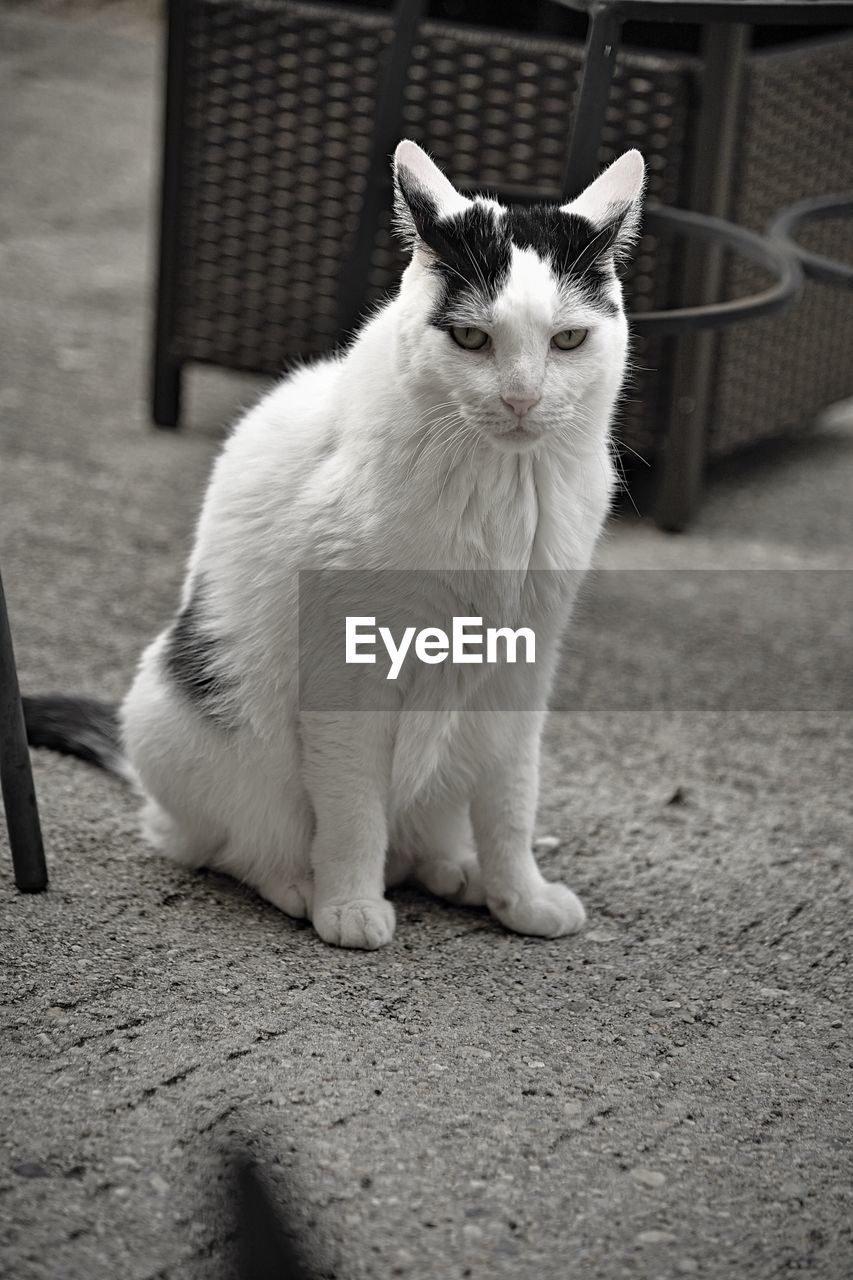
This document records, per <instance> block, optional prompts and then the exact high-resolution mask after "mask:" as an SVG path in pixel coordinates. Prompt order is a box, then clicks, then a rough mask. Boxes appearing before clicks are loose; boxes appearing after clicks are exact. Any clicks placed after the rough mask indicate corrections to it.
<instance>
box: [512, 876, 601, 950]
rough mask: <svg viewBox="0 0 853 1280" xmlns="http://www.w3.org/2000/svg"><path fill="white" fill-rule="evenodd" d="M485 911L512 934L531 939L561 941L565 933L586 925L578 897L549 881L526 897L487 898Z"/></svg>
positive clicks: (584, 914)
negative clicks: (487, 909)
mask: <svg viewBox="0 0 853 1280" xmlns="http://www.w3.org/2000/svg"><path fill="white" fill-rule="evenodd" d="M489 910H490V911H491V913H492V915H493V916H496V917H497V918H498V920H500V922H501V924H504V925H506V927H507V929H512V931H513V933H525V934H530V935H531V936H532V937H535V938H562V937H564V935H565V934H567V933H577V931H578V930H579V929H582V928H583V926H584V924H585V923H586V912H585V911H584V909H583V904H582V903H581V900H580V898H578V897H577V895H576V894H574V893H572V891H571V889H567V888H566V886H565V885H564V884H553V883H551V882H550V881H546V882H544V883H543V884H541V885H539V886H538V887H537V888H536V890H535V891H534V892H533V893H531V894H530V895H529V896H524V897H522V896H519V895H516V896H514V897H512V898H504V899H496V900H495V899H490V900H489Z"/></svg>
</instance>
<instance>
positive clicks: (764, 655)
mask: <svg viewBox="0 0 853 1280" xmlns="http://www.w3.org/2000/svg"><path fill="white" fill-rule="evenodd" d="M45 7H46V8H47V9H48V12H41V13H40V12H38V11H36V9H35V8H30V9H27V8H26V7H23V6H21V5H18V6H14V7H12V8H6V9H3V10H2V11H0V24H1V25H2V38H0V48H2V53H0V119H2V120H3V128H2V130H0V148H1V149H2V166H0V172H2V174H3V197H2V203H0V219H2V226H0V253H2V270H0V280H2V284H1V285H0V288H1V289H2V315H0V369H2V375H1V378H0V412H2V430H0V560H2V567H3V574H4V578H5V582H6V588H7V594H8V598H9V605H10V610H11V616H12V621H13V624H14V630H15V639H16V644H17V651H18V658H19V664H20V672H21V679H22V683H23V685H24V686H25V688H27V689H28V690H49V689H60V690H66V691H69V692H70V691H85V692H89V693H94V694H100V695H102V696H106V697H118V696H119V695H120V694H121V693H122V692H123V690H124V688H125V686H126V684H127V681H128V679H129V676H130V674H131V672H132V670H133V665H134V661H135V658H136V656H137V654H138V652H139V650H140V648H141V646H142V645H143V643H144V642H145V641H147V639H148V638H149V637H150V636H151V635H152V634H153V633H154V631H155V630H156V629H158V628H159V627H160V625H161V624H162V623H163V622H164V620H165V619H166V618H168V616H169V614H170V612H171V610H172V609H173V607H174V604H175V600H176V591H177V587H178V583H179V579H180V573H181V565H182V561H183V559H184V556H185V554H186V552H187V549H188V545H189V541H188V540H189V536H190V531H191V527H192V523H193V518H194V515H195V512H196V511H197V509H198V505H199V500H200V497H201V493H202V490H203V486H204V481H205V476H206V474H207V472H208V469H209V466H210V461H211V457H212V456H213V454H214V452H215V450H216V448H217V445H218V443H219V441H220V440H221V438H222V430H223V426H224V425H225V424H226V423H227V422H228V421H229V420H230V419H231V418H232V416H233V413H234V410H235V408H236V407H237V406H238V405H239V404H240V403H241V402H245V400H246V399H248V398H251V397H252V396H253V395H254V394H255V390H256V387H255V384H254V383H252V382H251V381H249V380H245V379H244V380H239V379H235V378H232V377H228V376H226V375H223V374H216V373H213V372H207V373H204V374H202V373H196V374H193V375H192V376H191V378H190V380H189V393H190V394H189V407H188V415H187V417H188V421H187V426H186V429H185V430H184V431H183V432H181V433H180V434H178V435H170V434H155V433H152V432H151V431H150V430H149V429H148V425H147V409H146V400H145V396H146V383H145V370H146V362H147V357H148V339H149V328H150V316H149V302H150V291H151V276H152V270H151V264H152V238H151V228H152V220H151V216H150V215H151V211H152V208H153V198H154V197H153V190H154V189H153V185H152V169H153V164H154V156H155V151H156V140H157V132H156V126H155V116H156V100H157V76H156V71H157V44H156V31H155V28H154V27H153V25H150V19H149V20H145V19H144V18H141V19H139V20H136V19H135V18H134V19H133V20H131V19H129V18H128V14H127V6H120V10H121V20H120V21H113V20H111V19H110V18H109V16H108V15H107V16H105V14H104V13H101V14H100V16H98V15H94V16H93V15H91V14H90V15H88V16H82V17H80V16H79V15H78V16H75V17H74V18H71V17H69V16H67V15H66V14H65V13H64V11H63V9H62V6H61V5H60V6H59V7H58V9H56V11H55V12H50V11H49V10H50V9H51V6H50V5H49V4H48V5H46V6H45ZM54 8H55V6H54ZM851 488H853V431H851V428H850V426H849V422H848V425H845V423H844V420H843V418H839V419H837V420H836V422H835V424H834V425H833V424H831V423H830V424H829V425H826V426H825V427H824V428H823V429H822V430H821V431H820V432H818V433H816V434H814V435H811V436H809V437H808V438H805V439H803V440H801V441H799V442H794V443H792V444H789V445H785V446H779V447H777V448H775V449H773V450H769V451H768V450H765V451H764V452H763V453H762V454H761V455H760V456H757V457H754V458H752V459H751V460H749V461H748V462H740V463H738V464H737V465H730V466H729V467H727V468H726V470H725V471H724V472H723V473H721V474H719V475H717V476H716V477H715V479H714V481H713V483H712V486H711V489H710V492H709V494H708V498H707V501H706V504H705V506H704V509H703V511H702V514H701V517H700V519H699V520H698V522H697V524H696V527H695V529H694V530H693V531H692V532H691V533H690V534H689V536H686V537H681V538H670V537H667V536H665V535H663V534H661V533H659V532H658V531H657V530H656V529H654V527H651V526H650V525H649V524H648V523H647V522H643V521H638V520H637V519H632V518H629V517H627V516H622V517H621V518H620V519H619V520H617V521H616V522H615V523H614V525H613V528H612V530H611V533H610V536H609V539H608V541H607V544H606V546H605V548H604V551H603V555H602V562H603V564H604V565H606V566H608V567H610V568H617V567H619V568H622V569H626V568H630V569H632V570H639V569H642V568H645V569H649V570H651V569H655V570H660V569H668V570H670V572H669V573H660V572H657V573H655V574H654V575H652V574H651V573H645V574H642V573H637V572H632V573H620V574H618V575H609V574H605V573H602V574H600V575H599V577H598V579H597V580H596V581H594V582H593V583H591V584H590V590H589V592H588V594H587V598H586V603H585V605H584V608H583V610H582V612H581V617H580V619H579V624H578V628H577V632H576V635H575V639H574V641H573V646H574V648H573V654H574V658H575V665H574V666H571V664H570V666H571V670H572V671H574V672H577V671H579V670H580V671H582V672H583V679H581V680H578V679H577V678H576V676H574V677H573V676H571V675H569V676H567V680H568V684H567V686H566V689H567V690H568V691H567V692H566V693H565V696H564V699H563V701H562V703H561V705H563V706H564V707H565V708H566V710H565V711H563V712H561V713H559V714H557V715H555V716H554V718H553V720H552V722H551V724H550V728H549V731H548V736H547V747H546V752H545V767H544V774H545V776H544V785H543V796H542V805H541V815H540V818H541V821H540V828H541V833H542V835H544V836H549V837H552V839H551V840H550V841H547V842H546V843H545V844H543V845H542V846H540V852H541V857H542V861H543V865H544V866H545V867H546V869H547V872H548V873H549V874H551V875H553V876H558V875H559V876H565V877H566V878H567V879H568V881H569V882H570V883H571V884H572V885H573V887H574V888H576V889H577V890H578V892H579V893H580V894H581V895H582V897H583V898H584V900H585V902H586V905H587V907H588V910H589V915H590V923H589V927H588V929H587V931H586V932H585V933H584V934H582V935H580V936H578V937H577V938H573V939H568V940H563V941H558V942H540V941H535V940H530V939H524V938H520V937H513V936H510V935H508V934H506V933H504V932H502V931H501V929H500V928H498V927H497V926H496V925H494V924H493V923H492V922H491V921H490V920H489V919H488V918H487V917H486V916H485V915H483V914H481V913H478V912H471V911H463V910H454V909H451V908H449V907H448V906H446V905H441V904H439V903H436V902H433V901H431V900H429V899H428V898H426V897H424V896H422V895H419V894H417V893H414V892H403V893H399V894H396V895H395V900H396V903H397V909H398V915H399V927H398V933H397V938H396V941H395V942H394V944H393V945H392V946H391V947H389V948H388V949H387V950H385V951H382V952H381V953H376V954H357V953H346V952H341V951H335V950H332V949H329V948H327V947H324V946H323V945H322V944H321V943H320V942H319V941H318V940H317V938H316V937H315V936H314V935H313V933H312V932H311V930H310V929H309V928H307V927H304V926H301V925H299V924H295V923H293V922H290V921H288V920H287V919H285V918H283V917H282V916H281V915H279V914H278V913H277V912H276V911H275V910H274V909H273V908H271V907H269V906H267V905H265V904H264V903H262V902H261V901H259V900H258V899H257V898H256V897H255V896H253V895H252V894H251V893H250V892H248V891H246V890H244V889H242V888H240V887H239V886H237V885H235V884H233V883H231V882H229V881H227V880H225V879H222V878H219V877H216V876H212V875H198V876H196V875H190V874H184V873H182V872H180V871H178V870H176V869H175V868H174V867H172V866H169V865H167V864H166V863H165V862H162V861H160V860H158V859H157V858H155V857H152V856H149V854H148V853H146V851H145V849H144V848H143V847H142V845H141V843H140V841H139V839H138V837H137V833H136V819H135V809H134V802H133V800H132V798H131V796H130V795H129V794H128V792H127V791H126V790H125V789H124V788H123V787H122V786H121V785H120V784H119V783H117V782H115V781H113V780H111V779H110V778H109V777H106V776H105V775H103V774H101V773H98V772H97V771H95V770H92V769H89V768H87V767H86V766H85V765H83V764H80V763H77V762H74V761H69V760H64V759H59V758H55V757H51V756H49V755H46V754H43V753H38V754H37V757H36V760H35V772H36V782H37V786H38V792H39V799H40V803H41V810H42V818H43V825H44V834H45V839H46V846H47V852H48V858H49V861H50V870H51V886H50V890H49V892H48V893H46V894H44V895H41V896H32V897H24V896H21V895H18V894H16V892H15V890H14V888H13V883H12V877H11V872H10V870H9V863H8V858H7V857H6V848H5V845H4V844H3V840H4V836H2V835H0V901H1V902H2V907H0V911H2V917H1V918H2V933H0V937H2V961H3V967H4V976H3V980H2V985H0V1005H2V1027H3V1034H2V1040H0V1275H3V1276H7V1277H10V1278H14V1280H48V1278H50V1280H54V1278H56V1277H62V1278H63V1280H115V1277H118V1276H121V1277H123V1278H126V1280H155V1277H156V1278H159V1280H178V1278H179V1277H180V1278H181V1280H184V1278H187V1280H196V1278H199V1280H200V1278H201V1277H209V1276H213V1275H221V1274H222V1273H223V1272H222V1267H223V1262H222V1259H223V1256H224V1250H225V1249H226V1243H227V1237H228V1233H229V1230H230V1228H229V1221H228V1217H227V1213H225V1212H223V1205H222V1193H221V1170H222V1165H221V1160H220V1152H221V1150H222V1148H223V1147H224V1146H225V1147H227V1146H228V1145H229V1144H231V1143H233V1141H234V1140H235V1139H239V1140H240V1141H241V1142H243V1143H245V1144H248V1146H249V1147H250V1148H251V1149H253V1150H255V1151H257V1152H258V1153H259V1154H260V1155H261V1157H262V1159H263V1161H264V1165H265V1168H266V1169H267V1170H268V1172H269V1177H270V1179H271V1182H272V1185H273V1187H274V1188H276V1189H278V1190H281V1188H282V1187H283V1185H284V1180H285V1179H286V1181H287V1185H288V1186H289V1187H291V1188H292V1189H293V1191H294V1194H295V1197H296V1201H297V1208H296V1216H297V1220H298V1223H299V1224H300V1227H301V1229H302V1231H303V1233H304V1235H305V1237H306V1239H307V1240H308V1241H309V1244H310V1247H311V1250H312V1254H313V1257H314V1259H315V1262H316V1268H317V1270H316V1274H317V1275H318V1276H320V1275H322V1276H325V1277H338V1278H339V1280H361V1278H366V1277H377V1280H378V1278H380V1277H382V1278H386V1277H392V1276H407V1277H412V1278H413V1280H437V1278H438V1277H442V1278H443V1277H468V1276H470V1277H476V1278H482V1280H485V1278H486V1277H507V1278H508V1277H525V1278H527V1277H530V1278H531V1280H533V1278H534V1277H536V1278H539V1277H541V1278H543V1280H563V1278H570V1277H572V1278H573V1277H577V1278H578V1280H580V1278H583V1280H617V1277H618V1278H622V1277H626V1278H627V1277H649V1278H650V1280H651V1278H654V1280H658V1278H660V1280H670V1278H675V1277H681V1276H687V1275H697V1276H702V1277H720V1278H722V1277H740V1278H747V1277H748V1278H750V1280H752V1278H754V1280H758V1278H759V1277H761V1278H767V1277H783V1276H787V1275H789V1274H792V1273H799V1274H806V1275H808V1276H812V1277H823V1278H826V1280H830V1278H831V1280H842V1278H843V1277H847V1276H849V1275H850V1274H851V1273H853V1247H851V1223H853V1203H851V1200H853V1195H851V1179H850V1173H851V1167H850V1149H851V1148H850V1142H851V1137H853V1122H851V1111H850V1068H851V1065H853V1063H851V1058H853V1053H851V1039H850V1015H851V1010H850V988H849V972H848V961H849V934H850V918H851V914H850V907H851V876H850V864H851V843H853V841H851V836H853V789H851V786H850V781H851V777H853V772H851V760H853V718H851V708H853V693H851V682H850V653H851V635H850V628H851V621H850V617H851V611H850V607H849V606H850V588H849V583H850V578H851V575H850V573H849V570H850V569H851V559H853V556H852V555H851V547H852V546H853V536H852V535H853V503H851V501H850V492H851ZM740 566H748V567H749V568H751V569H752V570H754V572H753V573H752V574H751V575H749V576H745V575H743V574H736V573H726V572H722V571H718V572H707V573H703V574H701V575H699V574H697V573H696V572H695V571H696V570H697V569H699V568H704V569H710V568H713V567H717V568H718V569H720V567H729V568H732V567H740ZM773 571H778V572H773ZM782 571H784V572H782ZM572 681H574V683H572ZM557 841H558V842H559V844H558V845H557V847H554V845H555V843H556V842H557Z"/></svg>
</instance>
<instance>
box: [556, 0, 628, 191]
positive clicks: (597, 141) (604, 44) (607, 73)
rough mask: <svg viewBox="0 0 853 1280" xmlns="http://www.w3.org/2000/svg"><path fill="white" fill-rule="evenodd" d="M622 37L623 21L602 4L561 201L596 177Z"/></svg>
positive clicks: (590, 36) (596, 12)
mask: <svg viewBox="0 0 853 1280" xmlns="http://www.w3.org/2000/svg"><path fill="white" fill-rule="evenodd" d="M621 36H622V18H621V17H620V15H619V14H618V13H617V12H616V11H615V9H614V8H613V7H611V6H610V5H608V4H602V5H600V6H599V7H598V8H595V9H593V10H592V12H591V13H590V16H589V27H588V29H587V35H586V49H585V50H584V59H583V73H582V76H581V83H580V89H579V90H578V96H577V103H576V105H575V118H574V124H573V126H572V137H571V141H570V143H569V154H568V157H567V159H566V171H565V176H564V178H563V199H564V200H571V199H572V198H573V197H574V196H577V195H579V194H580V192H581V191H583V189H584V187H587V186H589V184H590V182H592V180H593V178H594V177H596V175H597V174H598V164H599V160H598V157H599V153H600V151H601V138H602V135H603V133H604V121H605V118H606V116H607V103H608V100H609V98H610V85H611V83H612V80H613V72H614V71H615V69H616V54H617V53H618V51H619V42H620V40H621Z"/></svg>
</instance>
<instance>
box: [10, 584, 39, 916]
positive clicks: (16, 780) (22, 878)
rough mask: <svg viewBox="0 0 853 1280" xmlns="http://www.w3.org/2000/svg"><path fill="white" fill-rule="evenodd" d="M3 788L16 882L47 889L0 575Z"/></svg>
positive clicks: (31, 890)
mask: <svg viewBox="0 0 853 1280" xmlns="http://www.w3.org/2000/svg"><path fill="white" fill-rule="evenodd" d="M0 784H2V791H3V804H4V806H5V809H6V826H7V828H8V831H9V845H10V847H11V850H12V865H13V867H14V869H15V884H16V885H17V886H18V888H19V889H22V890H23V891H24V892H25V893H37V892H38V891H39V890H41V889H44V888H46V886H47V866H46V864H45V860H44V847H43V845H42V839H41V827H40V825H39V815H38V805H37V804H36V792H35V787H34V785H33V773H32V768H31V766H30V753H29V748H28V747H27V735H26V730H25V729H24V713H23V711H22V709H21V695H20V691H19V689H18V673H17V670H16V668H15V653H14V650H13V648H12V633H11V630H10V628H9V615H8V613H7V612H6V597H5V595H4V594H3V579H2V577H0Z"/></svg>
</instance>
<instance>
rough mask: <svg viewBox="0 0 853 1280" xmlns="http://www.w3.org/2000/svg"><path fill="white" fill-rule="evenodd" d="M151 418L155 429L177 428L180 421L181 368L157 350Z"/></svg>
mask: <svg viewBox="0 0 853 1280" xmlns="http://www.w3.org/2000/svg"><path fill="white" fill-rule="evenodd" d="M151 416H152V418H153V419H154V425H155V426H157V427H177V426H179V425H180V420H181V366H180V365H179V364H175V363H174V362H173V361H171V360H168V359H167V358H166V357H165V356H164V355H163V353H162V352H161V351H160V350H159V349H157V350H155V354H154V395H153V399H152V405H151Z"/></svg>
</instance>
